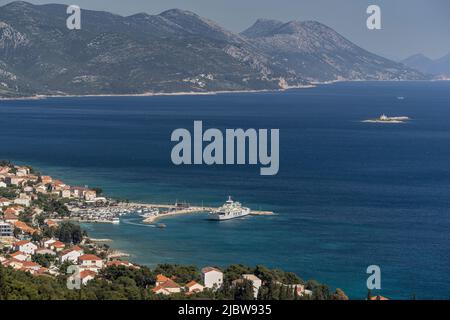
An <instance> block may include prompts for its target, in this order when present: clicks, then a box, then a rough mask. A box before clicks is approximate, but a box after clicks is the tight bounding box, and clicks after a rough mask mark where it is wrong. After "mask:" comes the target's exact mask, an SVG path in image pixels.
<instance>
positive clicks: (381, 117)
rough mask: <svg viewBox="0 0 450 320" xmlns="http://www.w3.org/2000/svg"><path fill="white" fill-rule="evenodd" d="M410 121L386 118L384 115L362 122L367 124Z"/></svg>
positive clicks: (401, 118)
mask: <svg viewBox="0 0 450 320" xmlns="http://www.w3.org/2000/svg"><path fill="white" fill-rule="evenodd" d="M409 120H411V119H410V118H409V117H405V116H402V117H388V116H386V115H385V114H382V115H381V116H380V117H379V118H377V119H369V120H364V121H363V122H368V123H404V122H406V121H409Z"/></svg>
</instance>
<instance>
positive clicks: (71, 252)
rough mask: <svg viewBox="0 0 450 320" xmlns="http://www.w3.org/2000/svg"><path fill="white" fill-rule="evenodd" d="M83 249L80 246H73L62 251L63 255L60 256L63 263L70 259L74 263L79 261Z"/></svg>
mask: <svg viewBox="0 0 450 320" xmlns="http://www.w3.org/2000/svg"><path fill="white" fill-rule="evenodd" d="M83 253H84V252H83V249H81V248H80V247H78V246H75V247H72V248H70V249H67V250H64V251H62V252H61V255H60V257H59V261H60V262H61V263H63V262H65V261H70V262H72V263H76V262H77V261H78V258H79V257H81V255H82V254H83Z"/></svg>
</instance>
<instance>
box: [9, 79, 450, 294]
mask: <svg viewBox="0 0 450 320" xmlns="http://www.w3.org/2000/svg"><path fill="white" fill-rule="evenodd" d="M398 96H404V97H405V99H404V100H399V99H397V97H398ZM449 102H450V83H448V82H436V83H421V82H414V83H341V84H336V85H331V86H322V87H318V88H314V89H305V90H292V91H288V92H283V93H261V94H226V95H214V96H188V97H180V96H173V97H136V98H133V97H127V98H119V97H108V98H58V99H47V100H37V101H1V102H0V158H5V159H10V160H13V161H17V162H20V163H27V164H31V165H34V166H36V167H37V168H38V169H39V170H41V171H43V172H46V173H49V174H51V175H53V176H58V177H60V178H62V179H64V180H65V181H67V182H68V183H71V184H81V185H90V186H101V187H103V189H104V190H105V191H106V192H107V193H108V194H109V195H112V196H116V197H121V198H128V199H131V200H135V201H149V202H150V201H151V202H158V201H161V202H174V201H175V200H176V199H178V200H186V201H190V202H193V203H197V204H200V203H201V202H202V201H204V203H205V204H210V205H218V204H221V203H222V202H223V201H225V200H226V197H227V196H228V195H232V196H234V197H235V198H236V199H237V200H239V201H241V202H243V203H244V204H245V205H247V206H250V207H252V208H259V207H260V208H261V209H265V210H274V211H276V212H277V213H278V215H276V216H272V217H247V218H244V219H239V220H234V221H228V222H225V223H216V222H211V221H208V220H206V219H205V215H192V216H183V217H172V218H167V219H165V220H163V222H164V223H165V224H167V228H166V229H164V230H161V229H157V228H153V227H149V226H143V225H142V224H141V223H140V219H139V218H138V217H132V216H131V217H124V218H123V220H122V224H120V225H118V226H114V225H100V224H96V225H86V228H87V229H88V231H89V232H90V234H91V235H92V236H94V237H101V238H112V239H114V242H113V246H114V247H116V248H118V249H122V250H125V251H128V252H130V253H131V254H132V259H133V260H134V261H137V262H139V263H143V264H148V265H154V264H156V263H158V262H170V263H189V264H195V265H198V266H204V265H209V264H213V265H228V264H231V263H245V264H250V265H255V264H265V265H268V266H270V267H279V268H283V269H286V270H289V271H294V272H297V273H298V274H299V275H300V276H301V277H303V278H305V279H310V278H314V279H317V280H319V281H321V282H325V283H328V284H330V286H332V287H341V288H342V289H344V290H345V291H346V292H347V293H348V294H349V295H350V296H351V297H353V298H363V297H365V295H366V291H367V290H366V288H365V283H366V277H367V275H366V273H365V270H366V268H367V266H369V265H372V264H376V265H379V266H380V267H381V271H382V294H384V295H386V296H390V297H395V298H409V297H410V296H411V295H412V294H415V295H416V296H417V297H418V298H430V299H433V298H450V275H449V273H448V270H449V266H450V255H449V252H450V233H449V231H450V218H449V210H450V197H449V190H450V163H449V159H450V144H449V142H450V121H449V119H450V103H449ZM381 113H386V114H388V115H392V116H396V115H397V116H400V115H406V116H410V117H411V118H412V119H413V120H412V121H411V122H409V123H406V124H400V125H380V124H368V123H361V120H364V119H369V118H374V117H377V116H379V115H380V114H381ZM194 120H203V123H204V126H205V127H206V128H207V127H217V128H221V129H224V128H238V127H242V128H280V139H281V141H280V145H281V151H280V172H279V174H278V175H277V176H274V177H261V176H259V168H258V167H248V166H244V167H236V166H232V167H207V166H190V167H176V166H174V165H172V164H171V162H170V150H171V147H172V145H173V144H172V143H171V142H170V134H171V132H172V131H173V130H174V129H176V128H192V126H193V121H194Z"/></svg>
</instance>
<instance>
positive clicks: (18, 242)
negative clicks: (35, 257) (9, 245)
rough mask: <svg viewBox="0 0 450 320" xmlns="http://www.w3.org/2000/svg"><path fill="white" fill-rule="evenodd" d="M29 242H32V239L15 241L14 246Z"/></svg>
mask: <svg viewBox="0 0 450 320" xmlns="http://www.w3.org/2000/svg"><path fill="white" fill-rule="evenodd" d="M27 243H30V241H28V240H21V241H17V242H15V243H14V244H13V246H14V247H17V246H23V245H24V244H27Z"/></svg>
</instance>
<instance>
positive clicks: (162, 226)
mask: <svg viewBox="0 0 450 320" xmlns="http://www.w3.org/2000/svg"><path fill="white" fill-rule="evenodd" d="M156 227H157V228H160V229H164V228H167V226H166V225H165V224H164V223H158V224H157V225H156Z"/></svg>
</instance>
